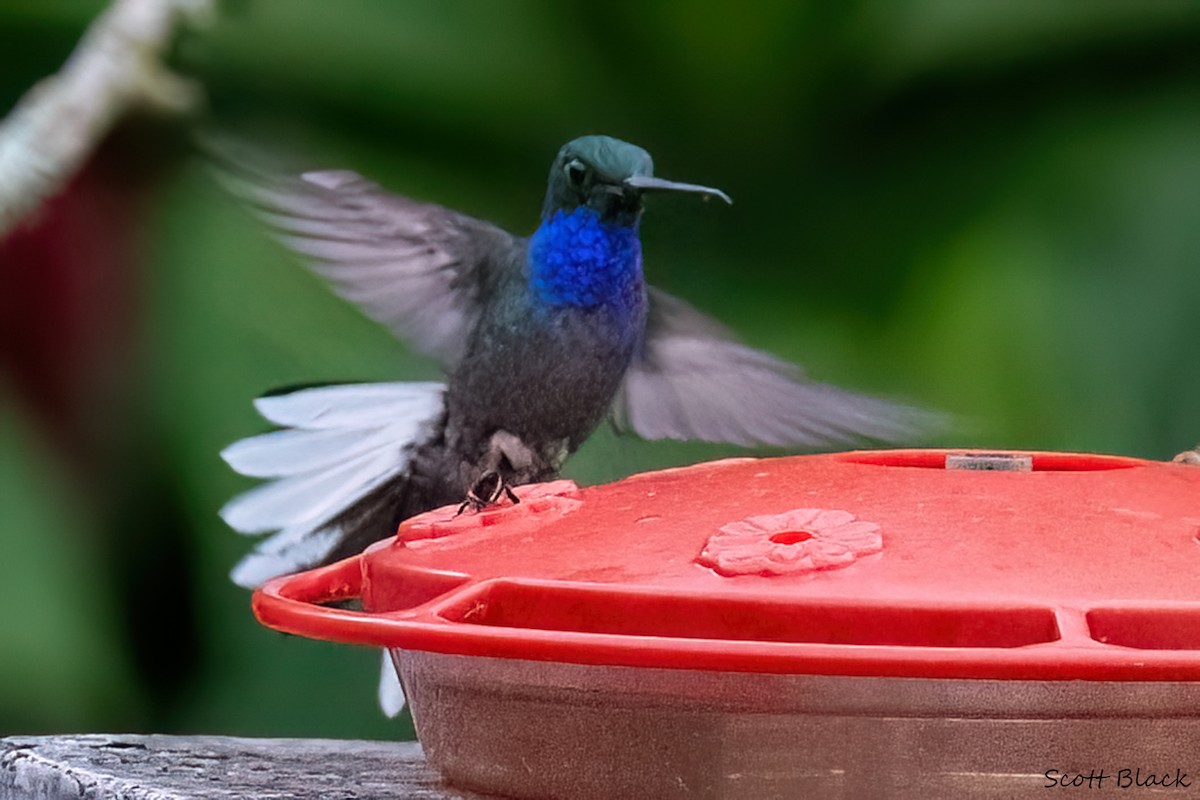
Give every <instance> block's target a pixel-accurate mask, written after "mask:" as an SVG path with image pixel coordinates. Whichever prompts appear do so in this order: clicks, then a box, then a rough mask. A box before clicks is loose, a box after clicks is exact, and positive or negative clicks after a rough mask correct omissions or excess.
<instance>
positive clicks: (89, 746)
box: [0, 734, 482, 800]
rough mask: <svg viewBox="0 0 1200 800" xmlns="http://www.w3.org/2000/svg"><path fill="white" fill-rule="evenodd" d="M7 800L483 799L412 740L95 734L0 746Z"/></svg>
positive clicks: (1, 792) (0, 782) (11, 740)
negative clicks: (430, 762) (451, 781)
mask: <svg viewBox="0 0 1200 800" xmlns="http://www.w3.org/2000/svg"><path fill="white" fill-rule="evenodd" d="M10 798H11V799H12V800H18V798H19V799H20V800H182V798H204V799H207V798H223V799H224V798H229V799H230V800H232V798H281V799H282V798H320V800H357V798H363V799H364V800H365V799H366V798H372V800H374V799H376V798H378V800H390V798H413V800H448V799H449V798H463V800H482V798H481V796H480V795H476V794H471V793H466V792H461V791H458V790H455V789H452V788H449V787H447V786H445V785H443V784H442V783H441V782H440V780H439V778H438V775H437V773H436V772H434V771H433V770H432V769H431V768H429V767H428V766H427V765H426V764H425V757H424V756H423V755H422V753H421V747H420V745H419V744H417V743H416V742H364V741H343V740H331V739H239V738H234V737H228V736H133V735H129V736H124V735H94V734H93V735H79V736H10V737H8V738H4V739H0V800H10Z"/></svg>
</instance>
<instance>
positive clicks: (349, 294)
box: [210, 147, 520, 365]
mask: <svg viewBox="0 0 1200 800" xmlns="http://www.w3.org/2000/svg"><path fill="white" fill-rule="evenodd" d="M210 152H212V153H213V154H214V157H215V158H216V159H217V160H218V162H219V164H220V169H219V171H218V176H219V178H220V180H221V181H222V183H224V184H225V185H226V186H227V187H228V188H229V189H230V190H231V191H233V192H234V193H235V194H237V195H238V196H240V197H242V198H243V199H245V200H246V201H248V202H249V203H250V204H251V206H252V207H253V208H254V210H255V212H256V213H257V215H258V216H259V218H261V219H262V220H264V221H265V222H266V223H268V224H269V225H270V226H271V227H272V228H273V229H274V230H275V232H276V234H277V236H278V238H279V239H280V240H281V241H283V242H284V244H286V245H287V246H288V247H290V248H291V249H292V250H294V251H295V252H297V253H299V254H300V255H302V256H303V257H304V258H305V259H306V261H307V262H308V263H309V265H310V266H311V267H312V269H313V270H314V271H316V272H317V273H318V274H319V275H321V276H322V277H324V278H325V279H327V280H328V281H329V283H330V285H331V286H332V287H333V290H334V291H335V292H337V293H338V294H339V295H340V296H342V297H343V298H345V299H347V300H349V301H351V302H353V303H356V304H357V305H358V306H359V307H361V308H362V309H363V311H364V312H365V313H366V314H367V316H369V317H371V318H372V319H374V320H375V321H377V322H379V323H381V324H383V325H385V326H387V327H388V328H389V329H391V331H392V332H393V333H395V334H396V336H398V337H400V338H401V339H403V340H405V341H406V342H409V343H410V344H411V345H412V346H413V347H414V348H415V349H417V350H419V351H420V352H422V353H425V354H428V355H432V356H434V357H436V358H438V359H439V360H441V361H442V363H444V364H447V365H453V364H455V363H456V362H457V361H458V359H459V358H460V357H461V355H462V352H463V348H464V347H465V345H466V340H467V337H468V335H469V334H470V331H471V329H472V327H473V326H474V324H475V321H476V319H477V318H478V314H479V308H480V306H481V305H482V304H483V303H484V302H485V301H486V298H487V296H488V294H489V292H490V291H491V287H492V286H493V285H494V282H495V277H496V273H497V272H498V271H499V270H501V269H503V268H504V267H505V265H506V264H509V263H516V262H515V260H514V259H512V258H510V257H509V256H510V254H511V253H512V252H513V251H514V250H515V249H517V248H519V246H520V242H519V240H517V239H515V238H514V237H513V236H511V235H510V234H508V233H506V232H505V231H503V230H501V229H500V228H498V227H496V226H495V225H492V224H490V223H487V222H483V221H481V220H478V219H475V218H473V217H469V216H466V215H465V214H459V213H458V212H456V211H452V210H450V209H448V208H443V207H442V206H438V205H432V204H428V203H418V202H416V201H414V200H410V199H408V198H406V197H401V196H399V195H395V194H391V193H389V192H386V191H384V190H383V189H382V188H381V187H379V186H378V185H377V184H374V183H372V182H371V181H368V180H366V179H365V178H363V177H361V176H360V175H358V174H356V173H354V172H348V171H328V172H306V173H303V174H302V175H299V176H284V175H277V174H270V173H266V172H263V171H260V170H257V169H255V168H253V167H250V166H248V162H247V160H246V159H242V158H240V157H232V156H231V155H230V150H229V148H227V147H216V148H210Z"/></svg>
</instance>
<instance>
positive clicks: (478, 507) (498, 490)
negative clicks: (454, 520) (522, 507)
mask: <svg viewBox="0 0 1200 800" xmlns="http://www.w3.org/2000/svg"><path fill="white" fill-rule="evenodd" d="M501 497H507V498H508V499H509V500H511V501H512V503H513V505H516V504H517V503H520V502H521V498H519V497H517V495H516V493H515V492H513V490H512V487H510V486H509V485H508V481H506V480H504V476H503V475H502V474H501V473H500V471H499V470H488V471H486V472H484V473H483V474H482V475H480V476H479V478H478V480H476V481H475V483H474V484H472V486H471V488H470V489H467V496H466V498H465V499H464V500H463V501H462V504H461V505H459V507H458V511H457V512H455V514H454V516H456V517H457V516H458V515H459V514H461V513H463V512H464V511H466V510H467V508H468V507H470V509H471V510H472V511H482V510H483V509H485V508H487V507H488V506H494V505H496V504H498V503H499V502H500V498H501Z"/></svg>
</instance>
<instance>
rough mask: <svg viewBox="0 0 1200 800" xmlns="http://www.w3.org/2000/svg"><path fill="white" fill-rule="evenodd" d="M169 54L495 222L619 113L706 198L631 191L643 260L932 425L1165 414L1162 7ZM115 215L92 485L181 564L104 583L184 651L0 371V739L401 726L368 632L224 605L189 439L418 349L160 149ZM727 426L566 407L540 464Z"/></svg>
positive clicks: (1165, 434) (711, 305)
mask: <svg viewBox="0 0 1200 800" xmlns="http://www.w3.org/2000/svg"><path fill="white" fill-rule="evenodd" d="M98 7H99V4H97V3H88V2H48V3H47V2H36V3H35V2H26V1H21V2H16V1H14V0H9V2H7V3H5V4H3V5H0V42H3V43H4V44H5V45H6V46H5V47H3V49H2V50H0V52H3V55H2V56H0V63H2V64H3V69H0V98H2V99H3V100H4V101H7V102H11V101H13V100H15V99H16V97H17V96H19V94H20V93H21V92H22V91H24V89H26V88H28V86H29V85H30V84H32V83H33V82H34V81H35V80H36V79H37V78H38V77H40V76H42V75H45V74H47V73H48V72H50V71H51V70H53V69H54V68H55V65H56V64H58V63H59V62H61V60H62V59H63V58H65V57H66V55H67V53H68V52H69V51H70V48H71V46H72V43H73V42H74V41H75V39H76V38H77V37H78V35H79V33H80V31H81V30H82V26H83V25H84V24H85V23H86V21H87V20H88V18H89V17H90V16H91V15H92V14H93V13H94V12H95V10H96V9H97V8H98ZM177 62H178V66H179V68H180V69H182V70H183V71H185V72H187V73H189V74H192V75H194V76H195V77H197V78H198V79H200V80H202V81H203V82H204V83H205V85H206V87H207V90H208V92H209V95H210V101H211V107H210V110H209V111H208V113H207V119H206V120H205V123H206V124H207V125H209V126H214V127H217V128H220V129H223V130H235V131H239V132H241V133H242V134H243V135H248V136H251V137H253V138H254V139H255V140H256V141H258V142H259V143H261V144H265V145H267V146H271V147H275V148H277V149H278V150H279V152H280V154H281V156H283V157H285V158H287V159H288V160H291V161H296V162H299V163H301V164H303V165H305V166H345V167H351V168H355V169H358V170H359V171H361V172H364V173H366V174H369V175H370V176H372V177H374V178H375V179H377V180H379V181H380V182H382V183H383V184H384V185H386V186H388V187H390V188H393V189H395V190H396V191H399V192H403V193H406V194H410V195H413V196H416V197H420V198H423V199H428V200H432V201H436V202H440V203H444V204H446V205H450V206H453V207H456V208H459V209H461V210H464V211H467V212H469V213H472V214H475V215H477V216H481V217H484V218H487V219H491V220H494V221H496V222H498V223H500V224H502V225H504V226H506V227H508V228H509V229H510V230H514V231H517V232H529V231H531V230H532V229H533V227H534V226H535V225H536V223H537V214H538V210H539V209H540V206H541V199H542V192H543V189H544V177H545V173H546V169H547V167H548V165H549V162H550V159H551V157H552V156H553V154H554V152H555V151H556V149H557V148H558V146H559V145H560V144H561V143H562V142H564V141H566V140H567V139H569V138H572V137H574V136H577V135H580V134H582V133H585V132H604V133H610V134H613V135H617V136H620V137H622V138H626V139H629V140H630V141H633V142H636V143H638V144H640V145H642V146H644V147H646V148H647V149H648V150H649V151H650V152H651V153H653V154H654V156H655V159H656V168H657V170H658V172H659V174H661V175H663V176H666V177H671V178H676V179H679V180H687V181H695V182H700V183H705V184H709V185H713V186H718V187H721V188H722V189H724V190H726V191H728V192H729V193H730V194H731V195H732V196H733V197H734V199H735V201H736V203H735V205H734V206H733V207H732V208H724V207H719V206H717V205H716V204H700V203H695V202H689V200H688V199H687V198H668V197H661V198H660V197H655V198H653V200H652V201H651V208H650V210H649V212H648V214H647V216H646V219H645V222H644V224H643V240H644V243H645V256H646V265H647V267H646V268H647V273H648V276H649V278H650V279H651V280H652V281H653V282H655V283H657V284H658V285H661V286H663V287H664V288H667V289H668V290H670V291H673V292H675V293H677V294H680V295H682V296H684V297H685V298H687V299H689V300H690V301H692V302H693V303H695V304H697V305H699V306H701V307H702V308H705V309H707V310H709V311H711V312H713V313H714V314H715V315H716V316H718V317H720V318H721V319H723V320H724V321H725V322H727V323H728V324H730V325H731V326H732V327H734V328H735V329H737V330H738V331H739V332H740V333H741V334H742V335H743V336H744V338H745V339H747V340H748V341H749V342H751V343H753V344H755V345H758V346H761V347H764V348H767V349H770V350H772V351H773V352H776V353H778V354H780V355H782V356H784V357H786V358H789V359H792V360H795V361H797V362H800V363H803V364H805V365H806V366H807V368H808V370H809V372H810V373H811V374H812V375H813V376H815V377H817V378H819V379H822V380H829V381H833V382H836V383H840V384H844V385H848V386H853V387H857V388H860V389H863V390H867V391H872V392H876V393H880V394H884V395H890V396H896V397H902V398H907V399H910V400H913V401H915V402H918V403H921V404H923V405H927V406H932V407H937V408H943V409H946V410H949V411H951V412H953V413H954V414H955V415H957V417H958V419H959V420H960V427H959V428H958V429H957V430H956V431H955V433H953V434H952V435H950V436H949V437H948V438H947V440H946V442H945V443H946V444H953V445H961V446H985V447H1022V448H1039V449H1066V450H1087V451H1106V452H1117V453H1124V454H1130V455H1137V456H1143V457H1150V458H1165V457H1169V456H1170V455H1171V454H1173V453H1174V452H1176V451H1178V450H1180V449H1183V448H1184V447H1185V446H1190V445H1192V444H1194V443H1195V441H1196V440H1197V439H1200V412H1198V411H1197V406H1196V402H1195V398H1196V397H1197V396H1200V369H1197V360H1198V357H1197V355H1196V352H1195V346H1194V343H1195V342H1196V341H1198V340H1200V315H1198V314H1197V313H1196V308H1197V300H1198V298H1200V269H1198V267H1200V225H1198V224H1197V217H1198V216H1200V135H1198V133H1197V132H1198V131H1200V5H1197V4H1196V3H1194V2H1189V1H1188V0H1180V1H1179V2H1128V1H1127V0H1095V1H1094V2H1087V3H1078V2H1057V1H1052V2H1041V1H1040V0H1023V1H1022V2H1003V3H1001V2H993V3H963V2H959V1H958V0H897V1H896V2H884V3H879V2H812V3H775V4H770V3H768V4H761V5H758V6H755V7H753V8H750V9H748V10H742V11H731V10H730V9H729V8H728V7H726V6H724V5H718V4H697V3H692V2H683V1H682V0H673V1H666V2H655V3H636V4H635V3H613V4H608V5H597V4H587V5H583V4H566V3H552V2H506V3H482V2H466V1H465V0H459V1H458V2H435V1H434V0H426V1H425V2H406V3H392V2H386V0H340V1H339V2H338V3H330V2H327V0H286V2H285V1H284V0H241V1H240V2H228V3H226V4H225V5H224V6H223V13H222V15H221V16H220V18H219V19H218V20H217V22H216V24H215V26H214V27H213V28H212V29H211V30H208V31H202V32H198V33H194V34H190V35H188V36H186V37H185V38H184V40H183V41H181V42H180V45H179V47H178V52H177ZM144 224H145V231H144V232H145V234H146V236H147V237H148V241H149V247H148V251H147V254H146V259H145V264H144V265H142V269H143V271H144V282H143V285H144V296H143V298H142V301H143V308H144V319H143V320H142V321H141V339H140V345H139V352H137V353H131V354H130V357H131V359H135V360H136V362H137V364H138V370H137V375H138V376H139V377H138V379H137V380H138V381H139V382H140V384H139V386H138V387H137V391H138V395H139V396H140V397H141V398H142V401H141V402H142V409H143V411H144V413H139V414H138V415H137V419H136V424H137V428H138V432H137V436H138V437H139V438H140V439H142V440H144V441H146V442H147V445H146V448H145V450H146V451H148V452H149V454H150V455H148V456H146V458H147V459H149V460H148V462H147V463H149V464H151V465H152V468H153V469H154V470H155V471H157V472H158V473H160V477H159V480H158V483H157V484H156V487H157V488H155V489H153V491H154V492H155V493H156V495H155V497H153V498H143V497H138V496H137V495H136V494H135V495H134V496H132V497H131V498H126V505H128V506H130V507H132V508H134V509H136V508H138V507H139V502H141V501H143V500H145V501H146V502H147V503H150V502H151V500H153V502H154V503H158V502H161V501H162V499H163V497H164V496H166V497H168V498H169V499H170V501H171V503H173V504H174V507H176V508H177V511H178V513H177V517H176V518H177V520H178V524H174V525H171V526H170V527H169V528H167V529H160V530H154V531H153V534H152V535H153V536H156V537H184V538H183V539H182V541H183V542H184V544H183V545H182V548H183V552H184V553H185V554H186V556H187V558H186V561H185V562H184V566H182V567H181V568H180V569H182V571H183V574H179V575H175V574H170V575H167V576H165V579H164V580H163V584H164V586H165V587H166V590H165V591H164V592H163V594H162V596H154V597H149V596H148V597H143V598H140V601H141V602H144V603H146V604H156V605H158V606H159V607H160V613H159V619H160V620H161V622H160V623H158V624H162V625H171V624H174V623H173V622H172V620H173V619H176V617H175V616H173V615H177V619H178V624H179V625H181V626H183V627H184V629H185V630H186V631H187V632H188V637H189V641H191V643H192V644H191V649H190V650H187V652H186V654H185V655H179V654H176V656H175V658H176V659H177V660H178V659H181V658H182V659H186V664H183V665H176V666H175V667H173V668H172V669H174V670H176V672H178V673H179V674H178V676H177V677H178V679H177V680H174V681H171V682H168V683H166V684H162V685H161V686H158V687H157V688H155V684H154V683H153V681H151V680H149V679H148V678H147V676H148V675H151V676H152V675H154V674H155V670H156V669H158V666H156V662H155V660H154V657H153V656H146V655H145V654H143V655H142V656H139V658H138V659H134V658H133V656H131V655H130V648H131V644H130V640H131V639H132V638H135V636H141V637H142V638H143V639H144V638H145V636H146V635H147V634H146V633H145V631H144V630H143V631H142V632H141V633H140V634H135V632H133V631H131V630H130V629H129V626H128V625H127V624H122V623H121V620H120V614H119V613H117V611H115V610H114V609H115V607H116V606H115V604H114V603H115V601H113V600H112V597H113V595H114V592H115V591H116V590H115V589H114V588H113V585H112V584H113V582H114V581H115V580H117V578H116V577H114V575H113V574H109V573H106V572H105V571H104V570H100V569H89V563H90V562H89V555H88V553H89V546H90V544H89V543H90V542H91V541H92V540H93V539H94V538H95V536H97V535H98V534H96V533H95V531H94V530H93V529H94V528H95V527H96V524H95V520H94V519H93V518H92V517H91V516H90V515H89V513H88V505H87V503H85V502H82V501H80V499H79V498H80V497H81V489H80V487H79V486H77V485H73V483H72V480H70V479H69V478H68V477H67V476H64V474H63V471H62V470H61V469H60V468H59V467H58V466H56V463H55V458H56V456H55V453H54V451H53V450H52V449H51V448H50V447H49V446H48V445H46V444H45V442H43V441H42V439H41V438H40V437H43V436H44V432H42V431H40V430H39V428H38V427H37V426H36V425H35V424H34V423H32V422H31V421H30V418H28V415H27V414H26V415H25V416H22V415H23V414H24V413H25V412H22V410H21V407H20V405H19V404H16V403H7V402H0V453H2V454H3V455H2V456H0V493H2V496H3V504H2V508H3V510H4V517H3V519H4V526H3V529H0V544H2V546H3V551H4V553H5V556H4V558H3V559H0V599H2V600H5V601H7V602H6V603H5V607H6V608H8V609H10V615H9V616H8V617H7V621H6V622H5V623H3V628H0V636H2V638H3V642H4V646H3V647H0V733H2V732H5V731H6V730H26V731H27V730H63V729H113V730H115V729H147V728H154V729H156V730H159V731H163V732H173V731H199V732H212V733H229V734H258V735H319V736H362V737H373V736H397V735H407V734H410V733H411V727H410V726H409V723H407V722H406V721H403V720H402V721H400V722H388V721H385V720H383V719H382V718H381V717H380V716H379V714H378V713H377V711H376V710H375V707H374V685H375V679H376V669H377V664H378V659H377V656H376V654H374V653H372V652H369V651H365V650H355V649H352V648H344V647H337V646H334V645H325V644H322V643H316V642H308V641H305V640H300V639H296V638H287V637H282V636H279V635H277V634H274V633H271V632H268V631H266V630H265V629H262V628H260V627H259V626H258V625H257V624H256V623H255V622H254V621H253V619H252V617H251V616H250V613H249V610H248V598H247V596H246V593H245V592H243V591H241V590H239V589H237V588H235V587H233V586H232V585H231V584H229V583H228V581H227V580H226V573H227V571H228V569H229V568H230V567H231V566H232V564H233V563H234V562H235V561H236V559H237V558H238V556H239V555H240V554H241V553H243V552H245V551H246V550H247V549H248V547H249V545H250V543H249V542H248V541H246V540H245V539H242V538H240V537H237V536H235V535H234V534H233V533H232V532H230V531H229V530H227V529H226V528H224V527H223V525H222V524H221V523H220V521H219V520H218V519H217V517H216V513H215V512H216V509H217V508H219V507H220V505H221V504H222V503H223V502H224V501H225V500H226V499H227V498H229V497H230V496H231V495H233V494H234V493H235V492H237V491H239V490H241V489H243V488H246V487H247V486H248V485H249V481H246V480H243V479H240V478H238V477H236V476H234V475H232V474H231V473H230V472H229V471H228V470H227V469H226V468H225V467H224V465H223V464H222V463H221V462H220V460H219V459H218V457H217V453H218V451H219V450H220V449H221V447H223V446H224V445H226V444H227V443H229V442H231V441H233V440H235V439H237V438H239V437H243V436H246V435H248V434H251V433H254V432H257V431H259V430H261V429H262V428H263V423H262V422H261V421H260V420H259V419H257V418H256V416H255V414H254V412H253V410H252V408H251V406H250V402H249V401H250V399H251V398H252V397H254V396H256V395H258V394H260V393H262V392H263V391H265V390H267V389H270V388H272V387H275V386H279V385H285V384H292V383H300V382H313V381H328V380H338V379H352V380H371V379H388V380H393V379H410V378H411V379H426V378H431V377H436V376H437V374H438V372H437V368H436V366H435V365H433V364H431V363H430V362H428V361H426V360H422V359H420V358H417V357H415V356H413V355H412V354H410V353H408V352H407V351H406V350H405V349H404V347H403V345H402V344H401V343H398V342H396V341H393V340H392V339H391V338H390V337H389V336H388V334H387V333H386V332H385V331H383V330H381V329H379V328H378V327H376V326H375V325H373V324H372V323H370V322H368V321H366V320H365V319H364V318H363V317H361V316H360V315H359V314H358V312H357V311H356V310H355V309H353V308H352V307H350V306H348V305H346V304H344V303H342V302H341V301H339V300H337V299H336V298H334V297H333V296H332V295H331V294H329V293H328V292H327V291H326V290H325V289H324V287H323V286H322V285H321V284H320V282H319V281H318V280H317V279H316V278H314V277H313V276H311V275H310V274H308V273H307V272H305V271H304V269H303V268H301V267H300V266H299V264H298V263H297V262H296V261H295V260H294V259H293V258H292V257H290V256H289V255H288V254H287V253H286V252H285V251H283V250H282V249H281V248H280V247H279V246H277V245H276V244H274V243H272V242H271V241H270V240H268V239H267V238H266V237H265V236H264V234H263V232H262V231H261V230H260V229H259V228H258V227H257V226H256V225H255V224H254V223H253V222H252V221H251V220H249V219H248V218H247V217H246V216H245V214H244V213H243V212H242V211H241V210H239V209H238V208H237V207H236V206H235V205H234V204H233V203H232V202H231V201H230V200H229V199H228V198H226V197H225V196H223V195H222V193H221V192H220V190H219V189H218V188H217V187H216V186H215V184H214V183H213V181H212V180H211V178H210V176H209V175H208V173H207V172H206V170H205V169H204V168H203V166H202V165H201V164H200V163H199V162H198V161H197V160H195V159H191V158H187V159H183V158H181V159H180V163H179V164H178V169H176V170H175V171H173V173H172V175H171V178H170V180H169V181H168V182H167V183H166V185H165V186H164V188H163V191H162V192H161V195H160V196H159V197H158V198H157V199H156V202H155V204H154V213H152V214H150V215H148V216H147V217H146V219H145V221H144ZM5 396H6V395H0V400H3V398H4V397H5ZM131 435H133V434H131ZM733 452H735V451H734V450H732V449H730V448H721V447H713V446H702V445H676V444H669V443H667V444H664V443H645V442H637V441H632V440H628V439H619V438H617V437H615V436H614V435H613V434H611V433H610V432H607V431H602V432H601V433H599V434H598V435H597V436H596V437H595V438H594V440H593V441H591V442H589V443H588V445H587V446H586V447H585V448H584V450H583V452H581V453H580V455H579V456H578V457H577V458H576V459H574V460H573V461H572V462H571V464H570V465H569V470H568V472H569V474H570V476H572V477H574V478H576V479H577V480H580V481H585V482H597V481H604V480H611V479H615V478H618V477H620V476H622V475H625V474H628V473H630V472H633V471H636V470H641V469H647V468H653V467H659V466H666V465H669V464H674V463H681V462H685V461H692V460H697V459H701V458H711V457H717V456H721V455H727V454H731V453H733ZM112 468H113V469H117V470H119V469H121V468H122V466H121V465H120V464H114V465H113V467H112ZM120 524H122V525H126V526H134V527H136V526H138V525H143V526H153V525H154V524H156V523H155V522H154V521H153V520H148V519H139V518H138V515H137V513H136V510H135V511H132V512H129V513H128V514H126V515H125V516H123V517H120ZM137 556H138V554H137V553H132V552H129V553H118V554H117V558H119V559H120V558H128V559H135V558H137ZM147 568H148V569H155V568H156V567H155V565H154V564H153V563H150V564H149V565H148V566H147ZM185 593H186V598H185V597H183V596H182V595H183V594H185ZM14 610H15V611H16V612H17V613H16V614H15V615H13V614H12V612H13V611H14ZM185 649H186V648H185ZM164 658H166V656H164ZM135 662H136V663H135ZM164 687H165V688H164Z"/></svg>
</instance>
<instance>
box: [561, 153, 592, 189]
mask: <svg viewBox="0 0 1200 800" xmlns="http://www.w3.org/2000/svg"><path fill="white" fill-rule="evenodd" d="M563 169H564V170H565V171H566V173H567V180H568V181H570V182H571V185H572V186H574V187H576V188H578V187H580V186H583V181H584V179H585V178H587V165H586V164H584V163H583V162H582V161H580V160H579V159H578V158H572V159H571V160H570V161H568V162H567V163H566V165H565V166H564V167H563Z"/></svg>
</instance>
